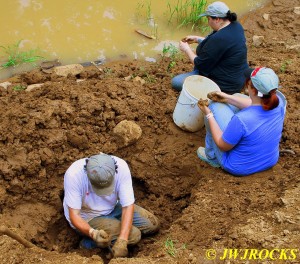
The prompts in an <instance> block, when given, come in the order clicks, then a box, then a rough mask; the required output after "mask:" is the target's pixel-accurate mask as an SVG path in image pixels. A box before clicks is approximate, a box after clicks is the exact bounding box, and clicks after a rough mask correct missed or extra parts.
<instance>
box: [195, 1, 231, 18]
mask: <svg viewBox="0 0 300 264" xmlns="http://www.w3.org/2000/svg"><path fill="white" fill-rule="evenodd" d="M228 11H229V7H228V6H227V5H226V4H224V3H223V2H219V1H217V2H213V3H212V4H210V5H209V6H208V7H207V8H206V11H205V13H203V14H200V15H199V17H204V16H211V17H226V16H227V12H228Z"/></svg>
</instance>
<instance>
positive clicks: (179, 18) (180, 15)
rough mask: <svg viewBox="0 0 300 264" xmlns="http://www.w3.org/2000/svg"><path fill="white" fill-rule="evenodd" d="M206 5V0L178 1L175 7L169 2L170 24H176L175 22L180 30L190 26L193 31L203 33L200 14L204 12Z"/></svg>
mask: <svg viewBox="0 0 300 264" xmlns="http://www.w3.org/2000/svg"><path fill="white" fill-rule="evenodd" d="M206 5H207V1H206V0H177V4H176V5H175V6H172V5H171V4H170V2H168V14H167V15H168V17H169V20H168V22H169V23H174V21H175V22H176V24H177V25H178V28H180V27H187V26H190V27H191V29H192V30H202V31H203V26H202V21H201V20H202V19H201V18H199V14H201V13H203V12H204V10H205V8H206ZM203 19H205V18H203Z"/></svg>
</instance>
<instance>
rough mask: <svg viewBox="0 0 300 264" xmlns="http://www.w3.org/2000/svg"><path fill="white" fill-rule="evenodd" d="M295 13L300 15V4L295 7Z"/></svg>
mask: <svg viewBox="0 0 300 264" xmlns="http://www.w3.org/2000/svg"><path fill="white" fill-rule="evenodd" d="M294 13H295V14H297V15H300V6H295V7H294Z"/></svg>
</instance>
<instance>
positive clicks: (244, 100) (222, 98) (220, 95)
mask: <svg viewBox="0 0 300 264" xmlns="http://www.w3.org/2000/svg"><path fill="white" fill-rule="evenodd" d="M207 97H208V98H209V99H211V100H213V101H215V102H220V103H227V104H231V105H234V106H236V107H237V108H239V109H243V108H246V107H249V106H250V105H251V104H252V100H251V99H250V97H243V96H238V95H230V94H226V93H224V92H211V93H209V94H208V95H207Z"/></svg>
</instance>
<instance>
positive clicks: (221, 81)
mask: <svg viewBox="0 0 300 264" xmlns="http://www.w3.org/2000/svg"><path fill="white" fill-rule="evenodd" d="M196 54H197V57H196V58H195V59H194V66H195V69H197V70H199V74H200V75H202V76H205V77H207V78H210V79H211V80H213V81H214V82H215V83H217V84H218V86H219V87H220V89H221V90H222V91H223V92H225V93H228V94H233V93H238V92H240V91H241V89H242V88H243V87H244V84H245V77H244V71H245V69H247V68H248V62H247V46H246V38H245V34H244V29H243V27H242V26H241V24H240V23H238V22H231V23H230V24H229V25H228V26H227V27H225V28H222V29H221V30H219V31H214V32H212V33H211V34H210V35H208V36H207V37H206V38H205V39H204V40H203V41H202V42H201V43H200V44H199V45H198V46H197V49H196Z"/></svg>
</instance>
